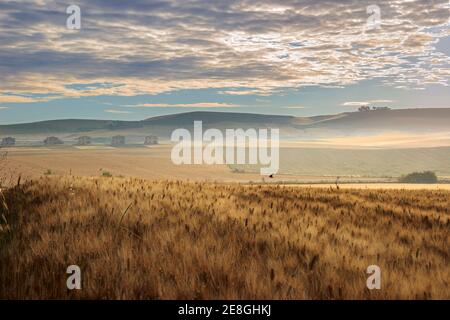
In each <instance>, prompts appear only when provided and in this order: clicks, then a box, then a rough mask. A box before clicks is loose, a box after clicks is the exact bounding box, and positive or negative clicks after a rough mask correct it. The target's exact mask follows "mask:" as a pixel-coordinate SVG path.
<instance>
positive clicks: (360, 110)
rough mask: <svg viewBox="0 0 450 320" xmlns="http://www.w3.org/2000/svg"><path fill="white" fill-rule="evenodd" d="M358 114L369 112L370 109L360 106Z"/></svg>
mask: <svg viewBox="0 0 450 320" xmlns="http://www.w3.org/2000/svg"><path fill="white" fill-rule="evenodd" d="M358 111H359V112H364V111H370V107H369V106H361V107H359V108H358Z"/></svg>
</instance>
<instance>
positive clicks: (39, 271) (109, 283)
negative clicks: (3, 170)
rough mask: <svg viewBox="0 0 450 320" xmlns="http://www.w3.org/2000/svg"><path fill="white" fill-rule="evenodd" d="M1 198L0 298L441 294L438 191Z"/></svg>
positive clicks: (55, 182)
mask: <svg viewBox="0 0 450 320" xmlns="http://www.w3.org/2000/svg"><path fill="white" fill-rule="evenodd" d="M6 202H7V203H8V206H9V211H8V212H6V211H5V217H6V218H7V219H8V221H9V223H10V225H11V232H10V234H9V235H8V236H5V235H3V236H2V241H1V243H2V247H1V249H0V298H13V299H16V298H37V299H49V298H56V299H72V298H88V299H103V298H112V299H423V298H425V299H437V298H445V299H448V298H450V290H449V289H450V287H449V283H450V268H449V255H450V253H449V249H448V248H449V242H450V241H449V236H450V231H449V230H450V215H449V211H450V193H449V192H448V191H431V190H428V191H426V190H409V191H405V190H403V191H402V190H357V189H346V190H342V189H341V190H336V189H330V188H328V189H325V188H323V189H319V188H317V189H315V188H296V187H289V186H264V185H254V186H246V185H240V184H219V183H201V182H195V183H194V182H181V181H153V182H151V181H144V180H139V179H118V178H77V177H43V178H41V179H39V180H37V181H33V182H25V183H24V184H23V185H22V186H16V187H15V188H13V189H10V190H8V191H7V194H6ZM72 264H76V265H79V266H80V268H81V270H82V289H81V290H73V291H69V290H67V288H66V279H67V276H68V275H67V274H66V268H67V267H68V266H69V265H72ZM372 264H376V265H379V266H380V267H381V270H382V288H381V290H368V289H367V288H366V279H367V276H368V275H367V274H366V273H365V272H366V268H367V267H368V266H369V265H372Z"/></svg>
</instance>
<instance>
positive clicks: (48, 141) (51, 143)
mask: <svg viewBox="0 0 450 320" xmlns="http://www.w3.org/2000/svg"><path fill="white" fill-rule="evenodd" d="M63 143H64V142H62V140H61V139H59V138H57V137H48V138H45V140H44V144H45V145H46V146H54V145H57V144H63Z"/></svg>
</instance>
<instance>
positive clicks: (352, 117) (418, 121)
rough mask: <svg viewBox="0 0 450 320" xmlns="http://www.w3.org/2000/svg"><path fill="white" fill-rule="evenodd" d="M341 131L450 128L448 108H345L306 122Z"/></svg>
mask: <svg viewBox="0 0 450 320" xmlns="http://www.w3.org/2000/svg"><path fill="white" fill-rule="evenodd" d="M305 127H307V128H322V129H329V130H339V131H343V132H352V131H355V130H358V131H386V130H390V131H407V132H417V131H450V108H445V109H444V108H441V109H439V108H433V109H432V108H429V109H394V110H375V111H362V112H347V113H342V114H339V115H337V116H330V117H328V118H324V119H321V120H320V121H316V122H312V123H310V124H307V125H305Z"/></svg>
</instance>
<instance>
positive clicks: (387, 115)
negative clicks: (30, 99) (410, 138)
mask: <svg viewBox="0 0 450 320" xmlns="http://www.w3.org/2000/svg"><path fill="white" fill-rule="evenodd" d="M194 121H202V122H203V127H204V128H218V129H225V128H244V129H245V128H267V127H275V128H280V129H281V133H282V136H284V137H300V136H301V137H303V138H314V137H324V136H336V135H349V134H352V135H358V134H372V133H380V132H385V131H398V132H408V133H413V132H415V133H417V132H433V131H434V132H439V131H450V108H446V109H437V108H435V109H431V108H430V109H403V110H379V111H365V112H346V113H340V114H337V115H323V116H313V117H293V116H279V115H263V114H251V113H231V112H209V111H208V112H206V111H199V112H187V113H180V114H172V115H165V116H158V117H153V118H148V119H145V120H141V121H112V120H82V119H65V120H49V121H41V122H35V123H23V124H13V125H1V126H0V136H5V135H19V136H27V135H33V136H45V135H48V134H58V135H61V136H62V138H64V139H73V138H74V137H76V136H78V135H80V134H90V135H92V136H93V137H107V136H110V135H111V134H119V133H120V134H126V135H130V136H136V137H141V136H145V135H146V134H148V133H149V132H152V133H154V134H158V135H160V136H161V137H168V136H170V133H171V132H172V130H174V129H176V128H187V129H191V128H192V126H193V122H194Z"/></svg>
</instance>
